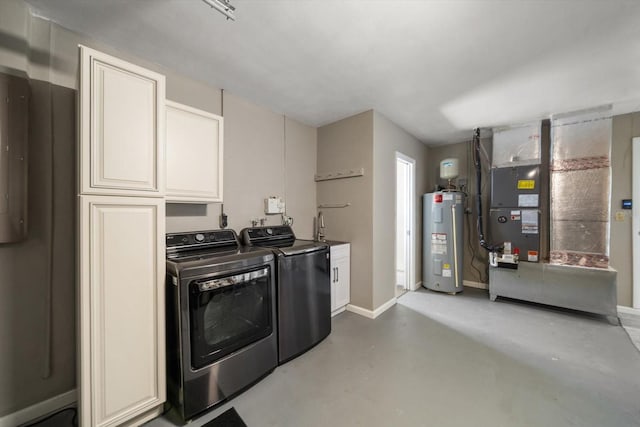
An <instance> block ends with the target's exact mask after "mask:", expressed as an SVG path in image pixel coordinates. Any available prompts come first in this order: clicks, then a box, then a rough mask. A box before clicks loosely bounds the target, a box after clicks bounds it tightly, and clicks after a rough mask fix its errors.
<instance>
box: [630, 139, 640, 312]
mask: <svg viewBox="0 0 640 427" xmlns="http://www.w3.org/2000/svg"><path fill="white" fill-rule="evenodd" d="M631 151H632V153H633V167H632V168H631V188H632V190H631V194H632V196H631V197H632V199H631V200H633V201H634V203H633V205H632V211H631V212H632V225H631V229H632V232H631V239H632V247H633V251H632V252H633V268H632V276H633V288H632V294H631V296H632V307H633V308H636V309H640V206H638V203H640V137H635V138H633V139H632V141H631Z"/></svg>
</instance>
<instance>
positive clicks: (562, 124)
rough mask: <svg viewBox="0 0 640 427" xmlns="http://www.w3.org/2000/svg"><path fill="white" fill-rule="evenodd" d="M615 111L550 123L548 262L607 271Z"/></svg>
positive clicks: (589, 113)
mask: <svg viewBox="0 0 640 427" xmlns="http://www.w3.org/2000/svg"><path fill="white" fill-rule="evenodd" d="M611 127H612V119H611V109H610V108H604V109H598V110H596V111H590V112H586V113H581V114H574V115H570V116H569V115H564V116H561V117H554V118H553V119H552V121H551V166H550V173H551V209H550V217H551V218H550V219H551V236H550V249H551V252H550V262H551V263H552V264H560V265H579V266H585V267H599V268H607V267H608V266H609V209H610V208H609V206H610V203H609V202H610V196H611V163H610V157H611Z"/></svg>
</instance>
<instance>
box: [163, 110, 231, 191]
mask: <svg viewBox="0 0 640 427" xmlns="http://www.w3.org/2000/svg"><path fill="white" fill-rule="evenodd" d="M166 115H167V116H166V123H167V182H166V200H167V201H168V202H172V201H173V202H182V203H199V202H204V203H209V202H222V172H223V171H222V160H223V118H222V117H220V116H217V115H215V114H211V113H209V112H206V111H202V110H198V109H196V108H192V107H189V106H186V105H182V104H178V103H176V102H172V101H167V102H166Z"/></svg>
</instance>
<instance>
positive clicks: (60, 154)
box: [0, 0, 317, 417]
mask: <svg viewBox="0 0 640 427" xmlns="http://www.w3.org/2000/svg"><path fill="white" fill-rule="evenodd" d="M79 43H81V44H85V45H88V46H90V47H93V48H95V49H99V50H101V51H104V52H106V53H109V54H112V55H115V56H118V57H120V58H122V59H125V60H128V61H131V62H133V63H136V64H138V65H141V66H144V67H147V68H150V69H153V70H155V71H158V72H160V73H162V74H165V75H166V77H167V97H168V98H169V99H171V100H174V101H177V102H181V103H184V104H188V105H192V106H194V107H196V108H200V109H203V110H206V111H210V112H213V113H216V114H221V113H222V102H221V101H222V96H221V91H220V89H218V88H214V87H210V86H207V85H205V84H203V83H201V82H197V81H194V80H191V79H187V78H184V77H182V76H180V75H178V74H176V73H174V72H172V71H171V70H168V69H166V68H163V67H160V66H158V65H156V64H153V63H150V62H148V61H144V60H143V59H140V58H136V57H134V56H132V55H130V54H127V53H126V52H122V51H120V50H117V49H114V48H112V47H109V46H106V45H104V44H102V43H100V42H97V41H94V40H90V39H88V38H86V37H84V36H81V35H78V34H76V33H73V32H71V31H68V30H66V29H64V28H62V27H60V26H58V25H56V24H54V23H51V22H49V21H46V20H43V19H40V18H34V17H31V16H30V14H29V9H28V7H27V6H25V3H23V2H22V1H21V0H3V1H2V2H0V72H6V73H10V74H12V75H18V76H23V77H26V76H27V75H28V76H29V77H30V78H31V83H30V86H31V91H32V99H31V105H30V118H29V119H30V120H31V123H30V132H31V133H30V136H29V142H28V144H29V152H30V159H29V194H28V197H29V211H28V214H29V223H30V230H29V234H28V238H27V240H26V241H24V242H21V243H14V244H0V292H1V293H2V295H3V298H2V299H0V345H1V346H2V348H3V349H5V350H3V351H2V352H0V417H2V416H4V415H6V414H9V413H12V412H15V411H17V410H20V409H22V408H25V407H27V406H30V405H33V404H36V403H39V402H41V401H43V400H46V399H48V398H51V397H54V396H56V395H59V394H61V393H64V392H66V391H69V390H71V389H73V388H74V387H75V369H76V368H75V229H76V220H75V214H76V205H75V195H76V191H77V189H76V183H75V170H76V158H75V147H76V141H75V127H76V125H75V117H76V112H75V107H76V106H75V96H76V90H77V82H78V69H79V68H78V65H79V64H78V46H77V45H78V44H79ZM224 98H225V99H224V100H225V105H224V106H225V111H224V116H225V125H226V126H225V127H226V132H225V158H224V166H225V176H224V179H225V182H224V194H225V211H226V212H228V213H229V215H230V225H231V226H232V227H234V228H238V229H239V228H241V227H244V226H246V225H249V219H251V218H255V217H261V216H264V211H263V198H265V197H267V196H270V195H278V196H283V197H286V201H287V210H288V213H289V215H291V216H293V217H294V220H295V223H294V229H295V230H296V232H297V233H298V235H299V236H300V237H307V238H310V237H311V236H312V231H311V230H312V225H311V224H312V222H313V217H314V216H315V213H316V208H315V204H316V195H315V185H314V181H313V177H314V174H315V167H316V141H317V135H316V129H315V128H313V127H310V126H306V125H304V124H301V123H298V122H296V121H294V120H291V119H289V118H285V117H284V116H283V115H281V114H278V113H274V112H271V111H268V110H267V109H265V108H262V107H259V106H256V105H253V104H252V103H250V102H248V101H246V100H242V99H240V98H238V97H234V96H233V95H231V94H227V93H225V95H224ZM285 127H286V129H285ZM247 166H250V167H248V168H247ZM246 169H248V170H249V172H243V170H246ZM167 212H168V215H169V218H167V231H181V230H193V229H202V228H217V225H218V215H219V213H220V205H219V204H210V205H178V204H171V205H169V206H168V208H167ZM269 223H279V216H277V217H271V218H270V221H269ZM50 262H51V263H52V264H51V265H52V268H51V270H50V271H51V272H50V273H49V264H50ZM49 275H50V277H49ZM49 286H51V290H52V303H51V305H50V308H51V314H50V315H49V314H48V311H47V310H48V308H47V305H48V304H47V303H46V300H45V299H44V297H43V295H46V292H47V289H48V288H49ZM47 318H50V319H51V323H50V325H51V326H50V328H51V332H50V333H49V331H48V329H49V326H48V325H49V324H48V323H47ZM47 337H50V338H51V340H52V341H51V346H52V353H51V356H50V362H51V376H50V377H49V378H46V379H45V378H42V376H43V373H44V371H45V367H46V366H47V364H48V363H47V360H46V358H47V356H46V351H45V350H46V347H45V341H46V339H47Z"/></svg>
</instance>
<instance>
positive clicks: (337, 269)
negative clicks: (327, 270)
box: [336, 267, 340, 282]
mask: <svg viewBox="0 0 640 427" xmlns="http://www.w3.org/2000/svg"><path fill="white" fill-rule="evenodd" d="M339 280H340V269H339V268H338V267H336V282H338V281H339Z"/></svg>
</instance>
